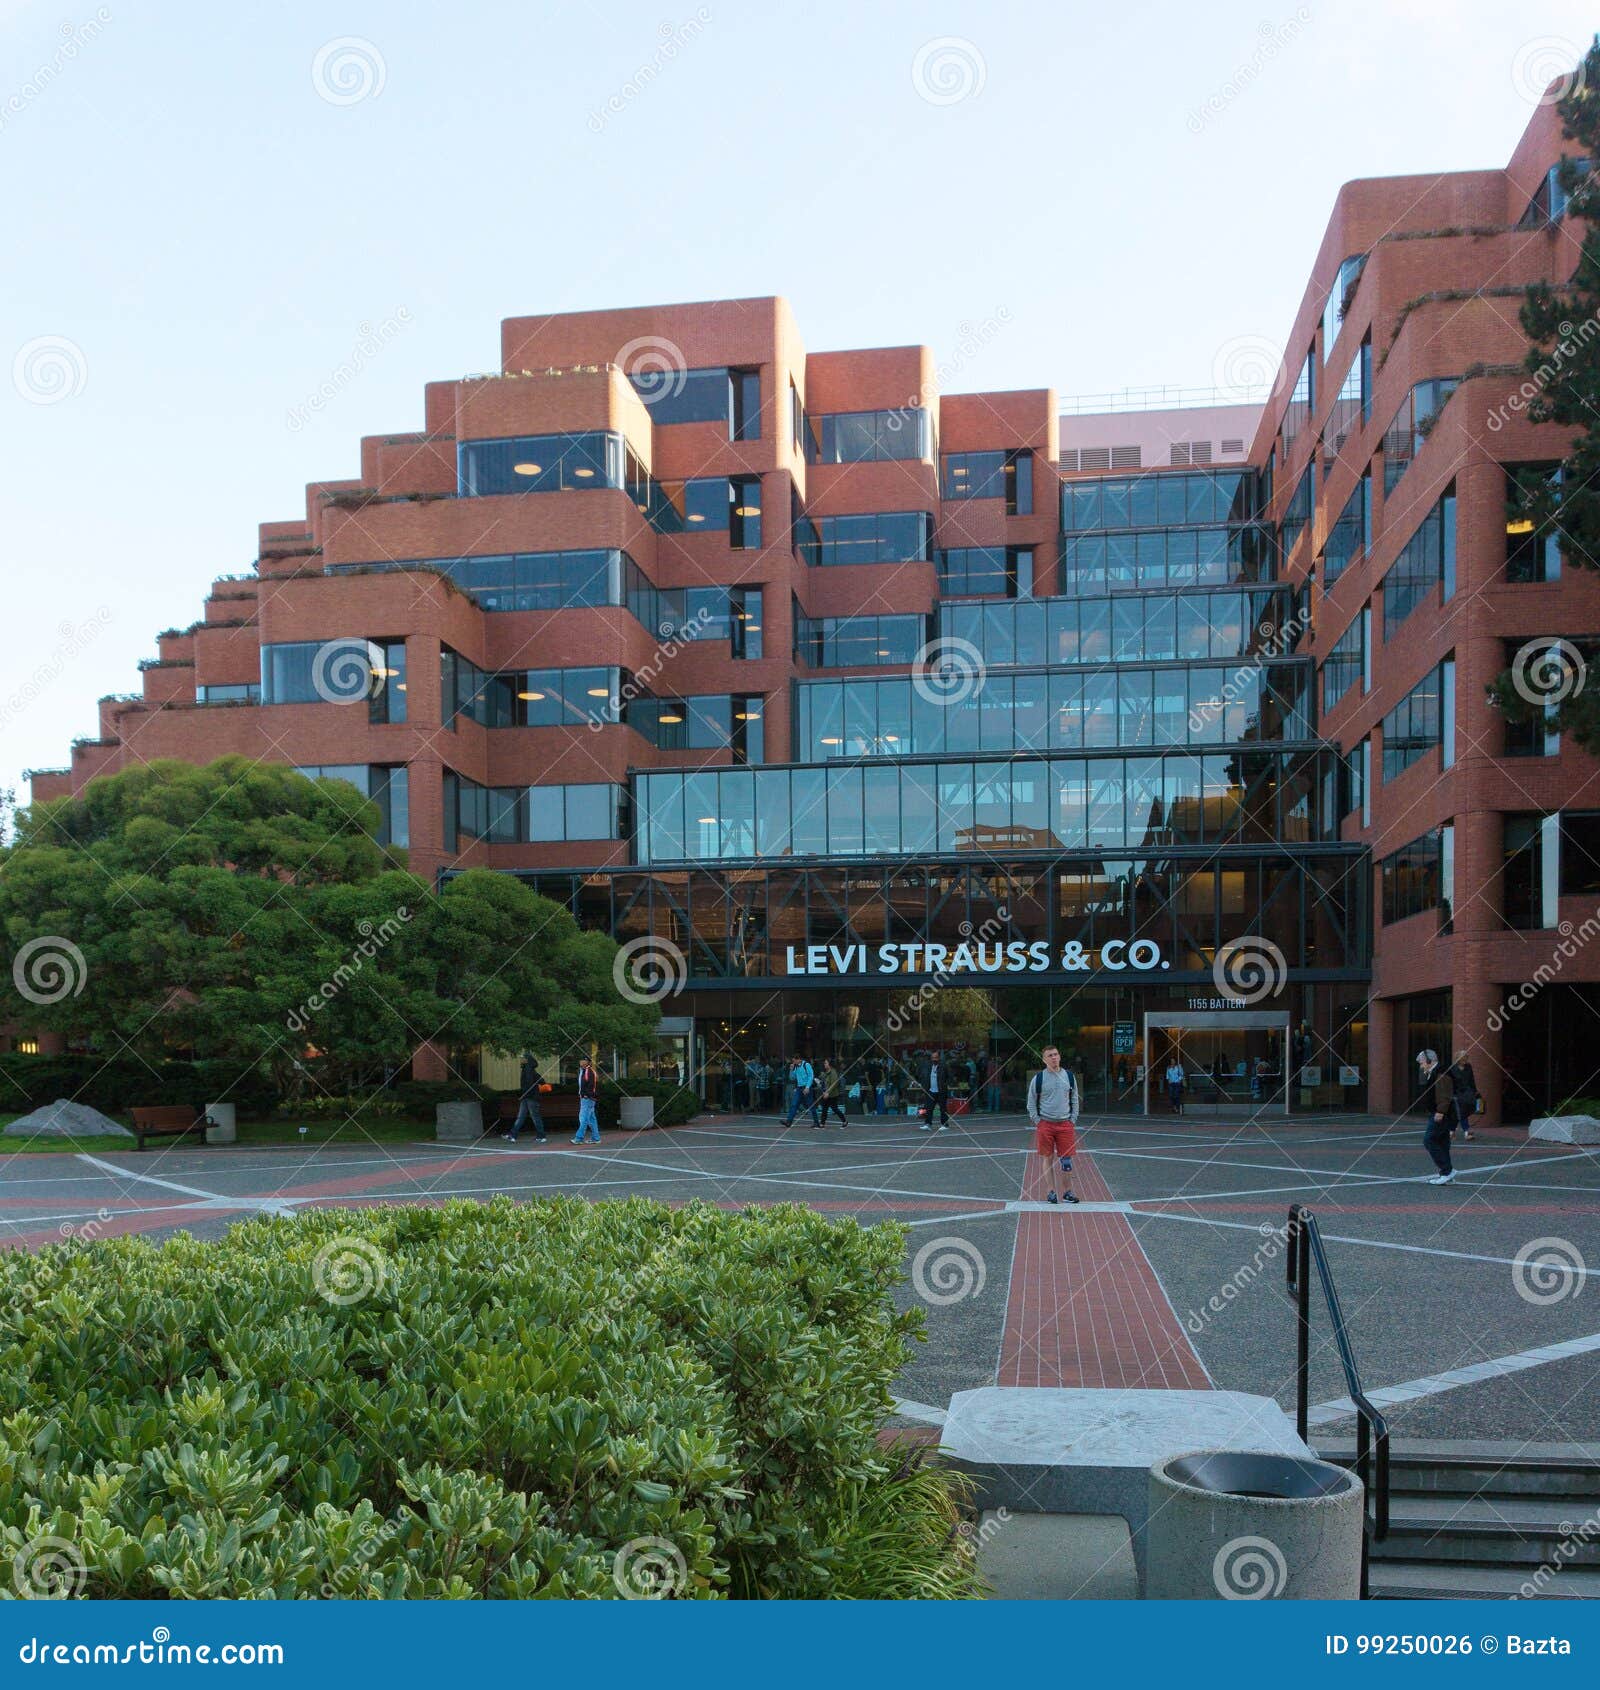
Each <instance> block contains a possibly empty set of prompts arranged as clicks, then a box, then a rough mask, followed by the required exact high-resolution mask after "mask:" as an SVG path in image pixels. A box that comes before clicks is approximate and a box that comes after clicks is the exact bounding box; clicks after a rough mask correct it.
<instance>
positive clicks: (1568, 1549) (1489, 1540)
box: [1372, 1514, 1600, 1569]
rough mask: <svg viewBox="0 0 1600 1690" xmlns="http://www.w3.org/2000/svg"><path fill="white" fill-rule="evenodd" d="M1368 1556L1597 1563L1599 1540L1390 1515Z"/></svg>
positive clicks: (1550, 1529)
mask: <svg viewBox="0 0 1600 1690" xmlns="http://www.w3.org/2000/svg"><path fill="white" fill-rule="evenodd" d="M1566 1523H1567V1524H1568V1525H1575V1522H1571V1521H1568V1522H1566ZM1592 1526H1593V1522H1592V1521H1591V1529H1592ZM1372 1556H1373V1559H1374V1560H1377V1561H1456V1562H1472V1563H1475V1564H1477V1565H1480V1566H1484V1565H1490V1566H1497V1567H1505V1568H1508V1569H1510V1568H1515V1567H1522V1568H1532V1567H1539V1566H1542V1565H1545V1564H1549V1565H1551V1566H1558V1565H1570V1566H1575V1567H1600V1541H1596V1540H1594V1539H1593V1538H1587V1539H1586V1538H1581V1537H1579V1536H1577V1535H1576V1532H1575V1531H1567V1532H1563V1531H1562V1530H1561V1529H1560V1527H1559V1526H1557V1525H1535V1526H1529V1525H1527V1524H1526V1523H1514V1524H1513V1523H1503V1522H1496V1521H1488V1520H1471V1521H1463V1520H1455V1521H1452V1522H1450V1523H1448V1524H1447V1523H1444V1522H1440V1521H1434V1520H1409V1519H1407V1518H1406V1517H1405V1516H1404V1515H1403V1514H1402V1515H1399V1516H1396V1515H1393V1514H1391V1516H1390V1519H1389V1533H1388V1536H1387V1537H1385V1538H1384V1540H1383V1541H1382V1542H1381V1543H1375V1544H1373V1546H1372Z"/></svg>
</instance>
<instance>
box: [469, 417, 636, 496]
mask: <svg viewBox="0 0 1600 1690" xmlns="http://www.w3.org/2000/svg"><path fill="white" fill-rule="evenodd" d="M624 482H625V466H624V458H623V443H622V436H621V435H620V434H611V433H606V432H601V431H598V430H596V431H592V432H590V433H585V434H528V435H519V436H517V437H516V438H515V439H509V440H463V441H462V442H461V443H460V444H459V445H458V446H457V447H456V491H457V493H458V494H459V495H460V496H461V497H462V498H464V499H475V498H479V497H482V496H483V495H486V494H491V493H561V492H573V491H582V490H584V489H586V488H595V487H621V486H623V485H624Z"/></svg>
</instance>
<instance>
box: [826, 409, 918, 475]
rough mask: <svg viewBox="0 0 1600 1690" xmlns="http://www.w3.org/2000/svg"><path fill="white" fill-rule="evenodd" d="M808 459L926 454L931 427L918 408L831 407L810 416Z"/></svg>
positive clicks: (851, 460)
mask: <svg viewBox="0 0 1600 1690" xmlns="http://www.w3.org/2000/svg"><path fill="white" fill-rule="evenodd" d="M809 422H810V431H811V432H810V448H811V449H810V452H809V453H808V457H809V460H810V461H811V462H812V463H819V464H864V463H875V462H879V461H881V460H884V459H906V458H926V457H927V456H928V454H929V450H930V444H929V443H930V438H931V429H930V425H929V421H928V413H927V412H926V411H925V410H921V409H916V408H913V409H909V410H906V409H902V410H896V411H831V412H829V413H828V414H827V415H825V416H820V417H811V418H810V419H809Z"/></svg>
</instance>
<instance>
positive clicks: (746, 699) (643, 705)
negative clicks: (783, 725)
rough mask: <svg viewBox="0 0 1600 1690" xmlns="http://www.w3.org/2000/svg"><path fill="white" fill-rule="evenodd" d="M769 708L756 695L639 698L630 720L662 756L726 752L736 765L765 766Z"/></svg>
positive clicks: (630, 709)
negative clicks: (665, 753) (684, 753)
mask: <svg viewBox="0 0 1600 1690" xmlns="http://www.w3.org/2000/svg"><path fill="white" fill-rule="evenodd" d="M764 704H765V701H764V700H763V699H762V698H761V697H760V695H759V694H755V693H734V694H731V695H728V694H720V695H718V694H710V695H703V696H697V697H692V698H636V699H634V700H632V701H631V702H630V703H629V705H628V710H627V720H628V725H629V727H631V728H634V729H636V730H637V731H638V732H639V733H641V734H642V735H643V736H644V737H645V738H646V739H647V740H649V741H650V743H651V744H652V745H654V746H657V747H659V748H660V749H661V750H663V751H727V752H730V753H731V755H732V758H733V761H734V762H735V763H764V762H765V761H766V711H765V708H764Z"/></svg>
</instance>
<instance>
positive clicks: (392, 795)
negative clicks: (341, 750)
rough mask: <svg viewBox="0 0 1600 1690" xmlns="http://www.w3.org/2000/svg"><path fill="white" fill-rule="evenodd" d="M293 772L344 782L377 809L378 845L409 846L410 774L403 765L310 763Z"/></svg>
mask: <svg viewBox="0 0 1600 1690" xmlns="http://www.w3.org/2000/svg"><path fill="white" fill-rule="evenodd" d="M295 772H296V773H297V774H302V775H304V776H305V777H306V779H307V780H342V781H348V782H349V783H350V785H351V786H353V787H354V788H355V789H356V791H357V792H359V793H360V794H361V796H362V797H363V798H370V799H371V800H372V802H373V803H374V804H376V805H377V806H378V833H377V839H378V843H379V844H380V845H398V846H402V847H404V846H407V845H409V844H410V843H411V775H410V771H409V770H408V769H407V768H406V766H405V764H404V763H395V764H388V763H310V764H298V765H296V768H295Z"/></svg>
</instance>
